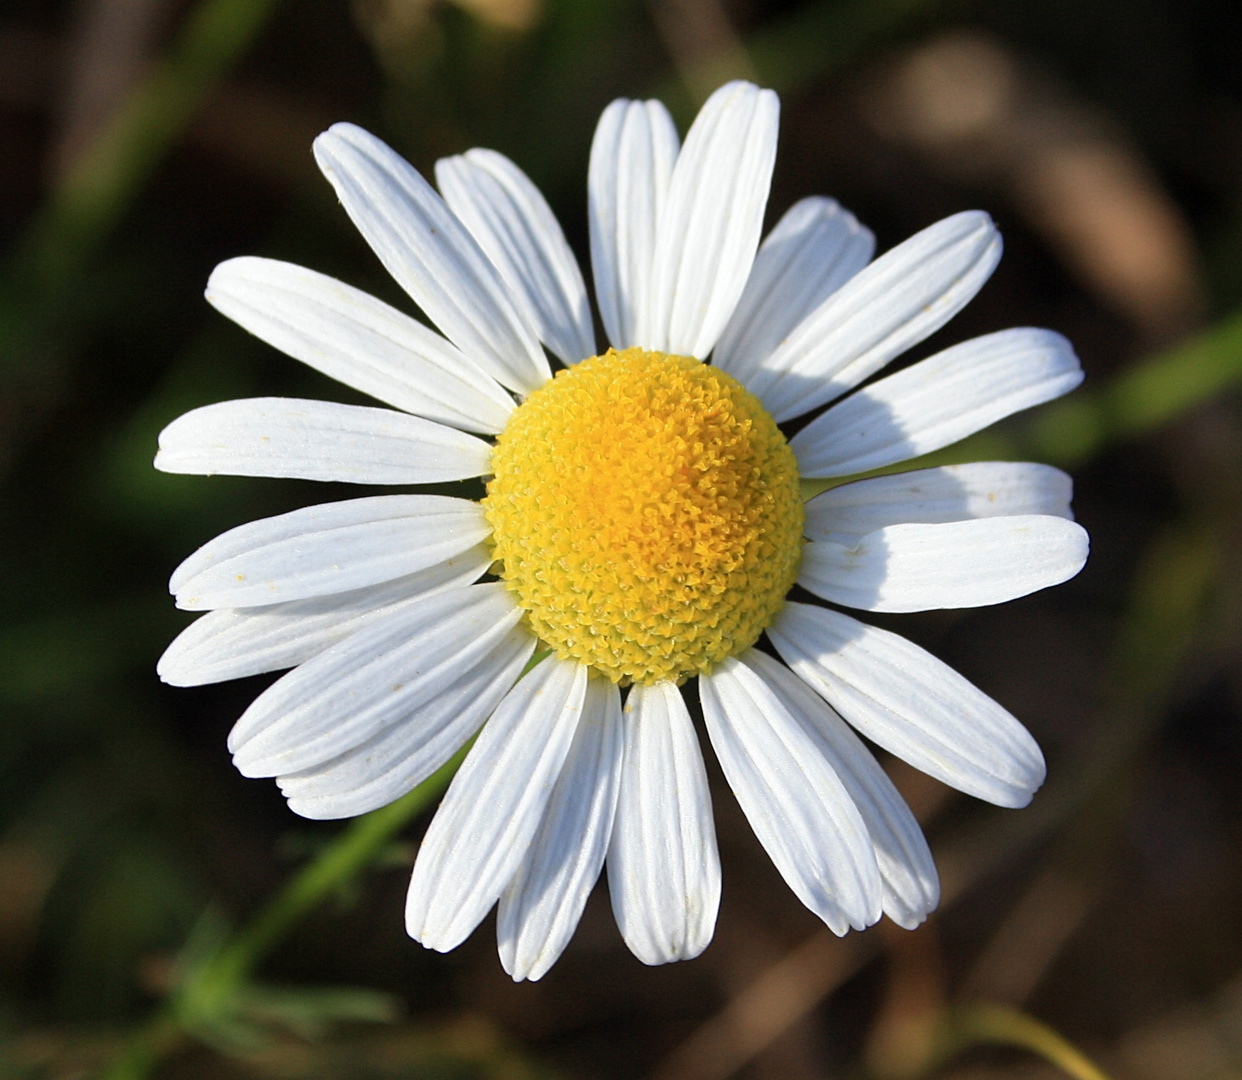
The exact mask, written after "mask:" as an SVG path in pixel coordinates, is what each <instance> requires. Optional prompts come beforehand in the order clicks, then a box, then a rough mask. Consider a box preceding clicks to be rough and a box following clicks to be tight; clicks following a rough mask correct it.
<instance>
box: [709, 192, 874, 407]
mask: <svg viewBox="0 0 1242 1080" xmlns="http://www.w3.org/2000/svg"><path fill="white" fill-rule="evenodd" d="M874 253H875V237H874V236H873V235H872V234H871V230H870V229H864V228H863V227H862V226H861V225H859V224H858V222H857V221H856V220H855V219H854V215H853V214H851V213H849V212H847V211H845V210H842V209H841V207H840V206H839V205H838V204H837V202H836V201H835V200H834V199H825V198H822V197H820V196H813V197H811V198H809V199H803V200H801V201H800V202H796V203H794V204H793V206H791V207H790V208H789V209H788V211H786V213H785V216H784V217H782V218H781V220H780V221H779V222H777V224H776V228H774V229H773V230H772V231H771V232H770V233H768V235H767V238H766V239H765V240H764V241H763V243H762V244H761V245H760V246H759V253H758V254H757V255H756V256H755V265H754V266H753V267H752V268H751V271H750V277H748V278H747V279H746V288H745V289H744V290H743V292H742V297H741V299H740V300H739V301H738V302H737V308H736V309H735V310H734V312H733V317H732V318H731V319H730V320H729V323H728V325H727V326H726V327H725V329H724V333H722V334H721V335H720V340H719V341H718V342H716V349H715V351H714V352H713V353H712V363H713V364H715V365H716V366H717V367H719V368H722V369H723V370H725V371H727V372H728V373H729V374H730V375H732V376H733V377H734V378H736V379H738V380H740V381H741V382H743V383H745V382H746V381H747V380H748V378H749V377H750V375H751V374H752V373H753V372H754V371H755V369H756V368H757V367H758V366H759V364H760V363H761V362H762V361H763V359H764V358H765V357H767V356H769V355H770V354H771V353H772V351H773V350H774V349H776V347H777V346H778V345H780V343H781V342H782V341H783V340H784V339H785V338H786V337H788V336H789V334H790V333H791V332H792V331H793V330H794V329H795V328H796V327H797V326H798V324H799V323H800V322H802V320H803V319H804V318H806V317H807V316H808V315H809V314H810V313H811V312H812V311H814V310H815V309H816V308H817V307H819V305H820V304H822V303H823V302H824V301H825V300H827V299H828V297H829V296H831V295H832V294H833V293H834V292H836V291H837V290H838V289H839V288H841V286H842V285H844V284H845V283H846V282H847V281H849V279H850V278H852V277H853V276H854V275H855V274H857V273H858V272H859V271H860V270H861V269H862V268H863V267H864V266H866V265H867V263H869V262H870V261H871V256H872V255H873V254H874Z"/></svg>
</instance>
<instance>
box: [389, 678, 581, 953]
mask: <svg viewBox="0 0 1242 1080" xmlns="http://www.w3.org/2000/svg"><path fill="white" fill-rule="evenodd" d="M587 678H588V676H587V669H586V667H585V666H583V665H582V664H578V663H574V662H571V661H564V660H558V659H557V658H556V657H555V656H549V657H548V658H547V659H545V660H544V661H542V662H541V663H539V664H537V665H535V667H534V669H532V670H531V671H530V672H528V673H527V674H526V675H525V676H524V677H523V678H522V679H521V681H519V682H518V684H517V686H515V687H514V688H513V689H512V690H510V691H509V694H508V696H506V697H505V699H504V701H502V702H501V703H500V706H499V707H498V708H497V709H496V711H495V713H494V714H493V715H492V718H491V720H489V721H488V722H487V724H486V725H485V726H484V728H483V731H482V733H481V734H480V735H479V739H478V742H476V743H475V744H474V746H473V747H472V748H471V750H470V753H469V754H468V755H467V756H466V760H465V761H464V762H463V763H462V767H461V769H460V770H459V771H458V773H457V775H456V776H455V777H454V778H453V783H452V784H451V785H450V787H449V790H448V793H447V794H446V795H445V797H444V802H443V803H441V804H440V809H439V810H438V811H437V812H436V816H435V817H434V818H433V819H432V822H431V826H430V828H428V830H427V835H426V836H425V837H424V838H423V843H422V846H421V847H420V848H419V852H418V858H417V860H416V861H415V863H414V875H413V877H412V878H411V879H410V891H409V893H408V895H407V897H406V905H405V927H406V930H407V932H408V933H409V935H410V937H412V938H414V939H415V940H416V941H421V942H422V943H423V944H424V945H425V946H426V947H427V948H429V949H436V950H437V951H439V952H448V951H449V950H450V949H454V948H456V947H457V946H458V945H460V944H461V943H462V942H463V941H464V940H465V939H466V938H467V937H468V936H469V934H470V932H471V931H472V930H473V929H474V928H475V927H476V926H478V924H479V922H480V921H481V920H482V918H483V916H484V915H486V914H487V912H488V910H489V909H490V908H491V906H492V905H493V904H494V903H495V902H496V900H497V899H498V898H499V897H500V894H501V892H502V891H503V890H504V888H505V886H506V885H508V884H509V882H510V881H512V880H513V876H514V874H515V873H516V872H517V869H518V866H519V865H520V864H521V862H522V859H523V857H524V856H525V855H526V853H527V851H528V850H529V848H530V844H531V841H532V839H533V838H534V836H535V831H536V830H537V829H538V827H539V822H540V820H541V819H542V818H543V816H544V810H545V808H546V807H547V805H548V799H549V798H550V797H551V794H552V790H553V787H554V786H555V784H556V780H557V777H558V776H559V775H560V773H561V768H562V766H563V764H564V762H565V758H566V756H567V755H568V753H569V748H570V745H571V743H572V742H573V737H574V732H575V731H576V730H577V728H578V721H579V719H580V718H581V716H582V706H583V702H584V699H585V697H586V688H587Z"/></svg>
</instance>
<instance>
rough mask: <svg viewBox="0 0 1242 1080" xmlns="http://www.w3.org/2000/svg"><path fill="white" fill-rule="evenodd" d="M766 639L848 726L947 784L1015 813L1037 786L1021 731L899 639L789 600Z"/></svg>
mask: <svg viewBox="0 0 1242 1080" xmlns="http://www.w3.org/2000/svg"><path fill="white" fill-rule="evenodd" d="M768 637H769V638H771V640H772V644H773V645H775V646H776V650H777V652H779V653H780V655H781V658H782V659H783V660H784V661H785V662H786V663H787V664H788V665H789V666H790V667H791V668H793V669H794V671H795V672H797V673H798V675H799V676H801V678H802V679H803V680H804V681H805V682H806V683H807V684H809V685H810V686H811V687H812V688H813V689H814V690H815V691H816V692H817V693H819V694H820V695H821V696H822V697H823V698H824V699H825V700H826V701H827V702H828V704H829V705H831V706H832V707H833V708H834V709H836V710H837V712H839V713H840V714H841V715H842V716H843V717H845V719H846V720H848V721H849V722H850V724H852V725H853V726H854V727H855V728H857V729H858V730H859V731H861V732H862V733H863V734H864V735H865V736H867V738H869V739H870V740H871V741H872V742H875V743H878V744H879V745H880V746H882V747H884V748H885V749H886V750H888V751H890V752H891V753H893V754H896V755H897V756H898V757H899V758H901V759H902V760H904V761H908V762H909V763H910V764H911V765H913V766H914V767H915V768H916V769H921V770H922V771H923V772H925V773H928V774H929V775H931V776H934V777H936V778H937V779H938V780H942V781H944V782H945V783H946V784H948V785H949V786H950V787H955V788H957V789H958V790H959V791H964V792H966V793H967V794H968V795H974V796H975V797H976V798H979V799H986V800H987V801H988V802H991V803H996V804H997V805H998V806H1011V807H1018V806H1025V805H1026V804H1027V803H1029V802H1030V801H1031V796H1032V795H1033V794H1034V793H1035V791H1036V790H1037V789H1038V788H1039V786H1040V784H1042V783H1043V782H1044V773H1045V768H1044V758H1043V754H1041V753H1040V751H1039V746H1038V745H1037V744H1036V742H1035V740H1034V739H1032V738H1031V736H1030V733H1029V732H1028V731H1027V730H1026V728H1024V727H1023V726H1022V725H1021V724H1019V723H1018V721H1017V720H1015V719H1014V718H1013V717H1012V716H1011V715H1010V714H1009V713H1008V712H1006V711H1005V710H1004V709H1002V708H1001V707H1000V706H999V705H998V704H997V703H996V702H995V701H993V700H992V699H991V698H990V697H988V696H987V695H986V694H984V693H983V692H982V691H981V690H979V689H978V688H977V687H975V686H973V685H972V684H971V683H969V682H967V680H966V679H964V678H962V676H961V675H959V674H958V673H957V672H956V671H954V670H953V669H952V668H950V667H949V666H948V665H947V664H944V663H941V661H939V660H937V659H936V658H935V657H934V656H932V655H931V654H930V653H929V652H927V651H925V650H924V649H920V648H919V647H918V646H917V645H915V644H913V643H912V642H909V641H907V640H906V639H905V638H901V637H898V636H897V635H896V634H890V633H889V632H888V631H886V630H879V629H877V628H876V627H874V626H866V625H865V624H863V623H860V622H858V621H857V620H856V619H851V618H850V617H849V616H848V615H843V614H841V613H840V612H836V611H828V610H826V609H824V608H816V607H810V606H808V605H806V604H798V603H793V602H788V603H786V604H785V607H784V609H783V610H782V611H781V613H780V614H779V615H778V616H777V617H776V620H775V621H774V622H773V624H772V625H771V626H770V627H769V628H768Z"/></svg>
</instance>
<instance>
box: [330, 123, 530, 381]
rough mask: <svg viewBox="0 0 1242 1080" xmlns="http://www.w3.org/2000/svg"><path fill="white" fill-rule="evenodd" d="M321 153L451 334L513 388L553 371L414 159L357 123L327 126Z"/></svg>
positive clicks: (363, 224) (389, 261)
mask: <svg viewBox="0 0 1242 1080" xmlns="http://www.w3.org/2000/svg"><path fill="white" fill-rule="evenodd" d="M315 160H316V161H317V162H318V163H319V167H320V169H321V170H323V174H324V176H326V177H327V178H328V180H329V181H330V182H331V184H332V186H333V187H334V188H335V189H336V193H337V195H338V196H339V197H340V200H341V202H342V204H344V206H345V210H346V212H347V213H348V214H349V216H350V218H351V219H352V220H353V222H354V224H355V225H356V226H357V227H358V231H359V232H360V233H362V235H363V236H364V237H366V240H367V243H369V244H370V245H371V248H372V249H373V250H374V252H375V254H376V255H378V256H379V258H380V261H381V262H382V263H383V264H384V266H385V267H386V268H387V269H388V272H389V273H390V274H392V276H393V277H394V278H396V279H397V281H398V283H399V284H400V285H401V287H402V288H404V289H405V291H406V292H408V293H409V294H410V296H411V297H412V298H413V300H414V302H415V303H416V304H418V306H419V307H420V308H422V309H423V311H425V312H426V313H427V316H428V318H430V319H431V321H432V322H434V323H435V324H436V326H438V327H439V328H440V330H441V332H442V333H443V334H444V336H445V337H447V338H448V339H449V340H450V341H451V342H453V344H454V345H456V346H457V347H458V348H459V349H461V350H462V352H464V353H465V354H466V355H467V356H469V357H471V359H473V360H474V361H475V363H477V364H479V365H480V366H481V367H482V368H483V369H484V370H485V371H487V372H488V374H490V375H491V376H492V377H493V378H494V379H496V380H497V381H498V382H500V383H502V384H503V385H505V386H507V387H509V388H510V389H511V390H519V391H521V392H523V393H529V392H530V391H532V390H535V389H537V388H538V387H539V386H540V385H541V384H542V383H544V382H546V381H547V379H548V378H550V377H551V374H552V372H551V369H550V368H549V367H548V361H547V358H546V357H545V356H544V354H543V349H541V348H540V347H539V341H538V339H537V338H536V336H535V333H534V330H533V329H532V328H531V327H529V326H528V325H527V324H526V321H525V319H523V318H522V316H521V315H520V313H519V312H518V311H517V309H516V308H515V306H514V304H513V303H512V301H510V299H509V297H508V294H507V292H506V290H505V287H504V285H503V284H502V282H501V279H500V274H499V272H498V271H497V269H496V267H495V266H494V265H493V264H492V262H491V260H490V259H488V257H487V256H486V255H485V254H484V253H483V250H482V249H481V248H480V247H479V245H478V242H477V241H476V240H475V239H474V237H472V236H471V235H470V233H469V232H468V231H467V230H466V227H465V226H464V225H462V223H461V222H460V221H459V220H458V219H457V217H456V216H455V215H454V214H453V212H452V211H451V210H449V208H448V207H447V206H445V205H444V201H443V200H442V199H441V198H440V196H439V195H437V194H436V192H435V190H434V189H433V188H432V186H431V185H430V184H428V183H427V181H426V180H424V179H423V178H422V177H421V176H419V174H418V172H417V171H416V170H415V169H414V167H413V166H412V165H410V163H409V162H407V161H406V160H405V159H404V158H403V157H401V156H400V155H399V154H397V153H395V152H394V151H393V150H392V149H391V148H390V147H389V146H388V145H387V144H386V143H383V142H381V141H380V140H379V139H377V138H376V137H375V136H374V135H371V134H370V133H369V132H366V131H363V130H362V128H359V127H355V126H354V125H353V124H333V125H332V127H331V128H329V129H328V130H327V131H325V132H324V133H323V134H322V135H320V136H319V138H317V139H316V140H315Z"/></svg>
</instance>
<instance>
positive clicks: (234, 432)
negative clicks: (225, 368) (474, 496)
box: [155, 398, 492, 484]
mask: <svg viewBox="0 0 1242 1080" xmlns="http://www.w3.org/2000/svg"><path fill="white" fill-rule="evenodd" d="M491 453H492V448H491V446H489V445H488V444H487V443H485V442H484V441H483V440H482V439H477V438H475V437H474V436H473V435H467V434H466V433H465V432H464V431H457V430H455V429H454V428H451V427H446V426H445V425H444V424H437V423H435V422H434V421H431V420H424V419H422V418H421V417H418V416H407V415H406V414H405V413H399V412H394V411H393V410H392V409H370V408H363V407H361V406H358V405H340V404H338V403H336V402H333V401H304V400H301V399H298V398H248V399H244V400H240V401H223V402H221V403H220V404H218V405H205V406H203V407H202V408H201V409H194V410H193V411H191V412H188V413H186V414H185V415H184V416H181V417H178V418H177V419H176V420H174V421H173V422H172V423H171V424H169V425H168V426H167V427H166V428H165V429H164V430H163V431H161V432H160V449H159V453H158V454H157V455H156V457H155V467H156V468H157V469H161V470H162V471H164V472H170V473H195V474H198V475H200V476H211V475H213V474H216V473H223V474H225V475H229V476H287V477H291V478H296V479H300V480H332V481H338V482H344V483H350V484H433V483H437V482H440V481H445V480H464V479H466V478H467V477H471V476H482V475H483V474H484V473H485V472H488V471H489V468H490V461H491Z"/></svg>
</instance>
